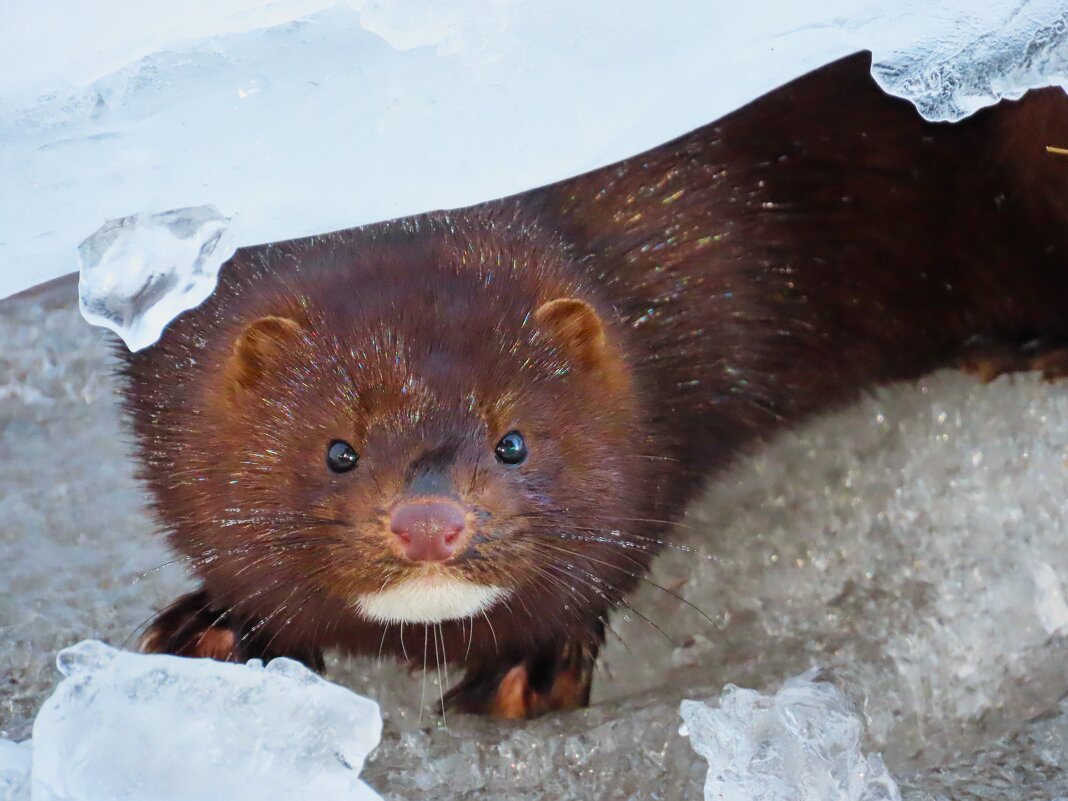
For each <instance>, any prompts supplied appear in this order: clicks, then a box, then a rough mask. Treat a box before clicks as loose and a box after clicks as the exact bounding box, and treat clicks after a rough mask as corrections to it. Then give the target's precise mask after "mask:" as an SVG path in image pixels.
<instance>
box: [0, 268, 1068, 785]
mask: <svg viewBox="0 0 1068 801" xmlns="http://www.w3.org/2000/svg"><path fill="white" fill-rule="evenodd" d="M113 366H114V365H113V363H112V361H111V358H110V356H109V354H108V348H107V347H106V344H105V336H104V334H103V332H97V331H95V330H93V329H87V327H86V326H85V323H84V322H83V321H82V320H81V318H80V316H79V315H78V311H77V308H76V303H75V291H74V286H73V283H72V282H70V281H68V282H66V283H65V284H62V285H59V286H55V287H52V288H50V289H48V290H42V291H39V292H38V293H37V294H36V295H34V296H29V297H23V298H17V299H9V300H7V301H3V302H0V421H3V422H2V423H0V453H2V454H3V458H0V519H2V520H4V526H3V527H2V528H0V564H4V565H5V571H6V573H5V576H6V577H5V580H4V581H3V582H0V641H2V642H4V643H10V645H9V646H7V647H5V648H4V649H0V676H2V677H3V683H0V737H3V738H7V739H9V740H24V739H26V738H27V737H29V735H30V733H31V731H30V726H31V723H32V721H33V718H34V715H35V714H36V712H37V710H38V709H39V708H40V706H41V704H42V703H43V702H44V700H45V699H46V698H47V697H48V696H49V694H50V693H51V692H52V691H53V690H54V687H55V682H56V674H55V666H54V659H55V656H54V655H55V653H56V651H58V650H60V649H61V648H62V647H64V646H67V645H70V644H73V643H76V642H78V641H79V640H81V639H83V638H85V637H87V636H91V637H96V638H98V639H102V640H104V641H106V642H109V643H111V644H113V645H120V644H122V643H124V642H126V643H129V642H130V641H131V638H133V637H135V636H136V632H137V631H138V627H139V626H140V625H141V624H142V622H143V621H144V620H145V619H146V618H147V617H148V616H149V615H150V614H151V613H152V611H153V610H154V609H158V608H160V607H161V606H162V605H164V604H166V603H167V602H169V601H171V600H173V599H174V598H175V597H176V596H177V595H178V594H180V593H181V592H184V591H188V589H189V587H190V583H189V580H188V579H187V577H186V575H185V573H184V570H183V567H182V563H181V562H180V561H179V562H175V561H174V559H173V557H172V556H171V555H169V554H168V553H167V551H166V550H165V549H164V548H163V546H162V544H161V541H160V539H159V537H158V536H156V534H155V533H154V530H155V527H154V523H153V521H152V519H151V516H150V515H149V513H148V511H147V509H146V505H145V499H144V495H143V493H142V491H141V490H140V488H139V487H138V485H137V484H136V482H135V481H134V478H133V475H132V470H133V462H132V458H131V455H130V453H129V450H128V441H127V440H126V439H125V438H124V437H123V434H122V427H121V426H120V424H119V412H118V405H117V402H116V398H115V395H114V391H113V382H112V378H111V376H110V371H111V369H112V368H113ZM60 446H61V447H60ZM60 453H63V454H67V456H65V457H64V458H58V456H57V454H60ZM1066 460H1068V386H1066V385H1065V384H1062V383H1058V384H1047V383H1045V382H1043V381H1042V380H1041V379H1040V378H1039V377H1038V376H1036V375H1020V376H1012V377H1003V378H1000V379H998V380H997V381H995V382H993V383H992V384H990V385H981V384H978V383H976V382H975V381H973V380H971V379H970V378H968V377H966V376H963V375H959V374H956V373H949V372H947V373H939V374H936V375H933V376H931V377H929V378H927V379H924V380H922V381H920V382H917V383H916V384H912V385H903V386H897V387H891V388H887V389H885V390H880V391H878V392H875V393H873V394H872V395H871V396H869V397H867V398H866V399H864V400H863V401H862V402H860V403H859V404H857V405H856V406H854V407H853V408H850V409H847V410H843V411H842V412H839V413H837V414H834V415H829V416H827V417H824V418H822V419H819V420H816V421H813V422H812V423H811V424H810V425H807V426H805V427H803V428H800V429H798V430H796V431H792V432H789V433H787V434H784V435H783V436H781V437H779V438H777V439H776V440H775V441H774V442H771V443H769V444H768V445H767V446H766V447H762V448H761V449H760V450H759V452H757V453H754V454H753V455H752V456H750V457H749V458H746V459H744V460H742V461H741V462H739V463H738V464H737V465H736V466H735V467H734V468H732V469H731V470H730V471H728V472H727V473H726V474H724V475H722V476H721V477H720V479H719V480H718V481H717V482H716V483H715V485H714V486H713V487H712V488H711V489H710V490H709V492H708V493H707V494H706V495H705V497H704V498H702V499H701V500H700V501H698V502H697V503H695V504H694V505H693V507H692V508H691V509H690V510H689V513H688V515H687V518H686V521H685V522H686V527H685V528H683V529H682V530H680V532H679V534H678V538H677V539H676V540H675V541H674V542H675V544H676V545H677V546H678V547H677V548H672V549H669V551H668V552H667V553H665V554H663V557H662V558H661V559H659V560H658V561H657V564H656V565H655V568H654V571H653V573H652V574H651V576H650V579H651V581H653V582H655V583H656V584H659V585H661V586H662V587H666V588H668V589H671V590H672V591H673V592H678V593H681V594H682V595H683V596H684V597H685V598H686V599H687V600H688V601H689V602H691V603H693V604H694V605H695V606H697V607H698V608H700V609H701V610H702V611H704V612H705V613H706V614H708V615H709V617H711V618H712V621H714V622H709V621H708V620H706V619H705V618H703V617H702V616H701V615H700V614H698V613H697V612H696V611H694V610H693V609H692V608H690V607H689V606H687V605H686V604H685V603H682V602H680V601H678V600H676V599H675V598H674V597H673V596H671V595H669V594H668V593H665V592H663V591H661V590H659V589H657V588H656V587H654V586H652V585H647V586H644V587H643V588H642V589H641V590H640V591H639V592H637V593H636V594H635V595H633V596H632V597H631V598H630V599H629V601H630V603H631V604H632V605H633V606H634V607H635V609H637V610H638V611H639V612H641V613H642V614H643V615H645V616H646V617H648V618H649V619H650V620H652V621H653V622H654V623H655V624H656V625H657V626H659V627H660V629H662V630H663V631H664V632H665V634H666V636H667V637H668V638H669V640H670V641H669V640H668V639H665V636H664V635H663V634H661V633H660V632H658V631H657V630H655V629H654V628H653V627H652V626H651V625H649V624H648V623H646V622H645V621H644V620H642V619H641V618H639V617H638V615H637V614H635V613H634V612H631V611H629V610H626V609H622V610H620V611H619V612H618V613H617V614H616V615H615V616H614V617H613V618H612V620H611V621H610V622H611V626H612V630H613V632H614V633H613V634H610V635H609V643H608V647H607V648H606V651H605V654H604V658H603V660H602V662H601V664H600V667H599V672H598V675H597V677H596V679H595V683H594V693H595V706H594V707H593V708H592V709H590V710H588V711H585V712H580V713H575V714H568V715H563V716H550V717H547V718H545V719H542V720H536V721H531V722H529V723H526V724H523V725H521V726H515V725H509V724H500V723H496V722H493V721H487V720H482V719H477V718H471V717H467V716H463V715H449V716H448V718H447V726H446V725H445V723H444V722H443V721H442V720H441V719H440V718H439V717H438V716H437V714H436V713H435V712H434V708H435V707H436V706H437V705H438V703H439V692H440V691H441V690H442V687H441V682H440V678H443V677H439V676H438V675H436V672H435V671H434V670H433V667H431V669H430V670H429V671H428V673H427V675H426V677H425V692H424V677H423V675H422V674H421V672H419V671H417V672H416V673H415V675H414V676H413V675H409V673H408V672H407V671H406V670H404V669H402V668H400V667H398V666H396V665H394V664H393V663H391V662H385V663H375V662H371V661H367V660H346V659H340V658H338V657H336V656H333V657H331V658H330V659H329V660H328V673H327V677H328V678H329V679H330V680H331V681H334V682H338V683H341V684H343V685H344V686H347V687H350V688H351V689H353V690H354V691H356V692H358V693H360V694H362V695H365V696H367V697H370V698H374V699H375V700H376V701H377V702H378V703H379V705H380V708H381V710H382V716H383V721H384V730H383V742H382V745H381V746H380V747H379V748H378V750H377V751H375V752H374V753H373V754H372V755H371V757H369V759H368V762H367V764H366V766H365V767H364V770H363V772H362V773H361V778H363V779H364V780H365V781H366V782H367V783H368V784H369V785H370V786H371V787H373V788H375V790H376V791H377V792H379V793H381V794H382V796H383V797H384V798H386V799H388V800H389V801H394V800H397V801H399V800H400V799H421V800H423V799H425V801H446V799H450V800H451V799H458V798H465V797H467V798H470V797H474V796H475V795H477V794H480V793H481V794H485V795H486V797H492V798H500V799H504V800H505V801H532V800H533V799H553V801H573V800H576V799H587V798H628V799H631V798H634V799H648V800H649V801H652V799H654V798H655V799H659V801H665V799H679V801H681V800H682V799H688V800H689V801H692V799H694V798H700V797H701V787H702V785H703V784H704V781H705V775H706V773H707V763H706V762H705V761H704V760H703V759H702V758H701V757H699V756H698V755H697V754H696V753H695V752H694V750H693V749H692V747H691V746H690V741H689V740H688V739H687V738H685V737H681V736H680V735H679V734H678V728H679V724H680V718H679V703H680V701H681V700H683V699H685V698H697V699H715V698H718V697H719V696H720V694H721V692H722V689H723V687H724V686H725V685H727V684H735V685H739V686H745V687H752V688H755V689H756V690H758V691H759V692H761V693H762V694H765V695H768V694H771V693H773V692H775V691H776V689H777V688H778V687H780V686H781V683H782V682H783V681H784V680H785V679H787V678H788V677H790V676H796V675H798V674H801V673H804V672H805V671H807V670H808V669H810V668H812V667H813V666H821V667H824V668H826V669H827V670H829V671H830V672H831V673H833V675H834V676H835V677H836V679H837V682H836V686H839V687H841V688H842V689H843V691H844V692H846V694H847V695H848V696H849V697H850V698H853V699H855V700H856V703H857V707H858V709H859V711H860V712H861V714H862V715H863V718H864V721H865V729H866V730H865V734H864V736H863V738H862V741H861V744H860V750H861V752H862V753H864V754H872V753H882V755H883V757H884V759H885V761H886V765H887V767H888V768H889V770H890V772H891V773H892V775H893V776H894V778H895V780H896V781H897V783H898V786H899V787H900V788H901V792H902V797H903V798H904V799H905V801H932V800H933V801H942V800H943V799H947V800H948V799H953V800H954V801H956V799H959V798H961V797H968V796H967V795H966V792H970V793H972V794H973V797H978V798H991V799H994V798H996V799H999V801H1002V800H1004V801H1024V800H1025V799H1031V798H1057V797H1059V796H1068V697H1066V693H1068V675H1066V674H1065V671H1064V665H1065V664H1066V661H1068V638H1066V637H1065V633H1066V631H1065V629H1064V628H1062V627H1061V621H1062V619H1063V617H1062V616H1063V614H1064V609H1063V607H1062V606H1061V603H1062V602H1065V599H1064V596H1063V589H1064V587H1065V582H1066V581H1068V551H1066V549H1065V548H1064V531H1065V530H1066V529H1068V505H1066V504H1065V502H1064V499H1065V498H1066V497H1068V468H1066V467H1065V463H1066ZM85 464H91V466H92V469H85V467H84V465H85ZM73 509H77V513H76V514H73V513H72V512H71V510H73ZM1042 565H1045V567H1042ZM1054 579H1056V580H1055V581H1054ZM1050 628H1053V631H1052V633H1051V632H1050V631H1049V629H1050ZM618 638H622V639H623V640H624V642H625V645H624V644H622V643H621V642H620V641H619V639H618ZM450 676H451V677H452V679H453V680H455V679H456V678H457V675H456V671H455V670H450ZM1062 698H1064V700H1061V699H1062ZM11 748H12V747H11V746H0V776H5V775H7V773H6V772H5V771H6V770H7V769H6V768H5V767H4V764H5V763H4V760H5V759H7V756H6V754H7V753H8V752H9V751H11ZM0 781H3V780H0ZM3 786H4V785H3V784H0V787H3ZM984 793H985V795H984ZM2 797H3V796H0V798H2Z"/></svg>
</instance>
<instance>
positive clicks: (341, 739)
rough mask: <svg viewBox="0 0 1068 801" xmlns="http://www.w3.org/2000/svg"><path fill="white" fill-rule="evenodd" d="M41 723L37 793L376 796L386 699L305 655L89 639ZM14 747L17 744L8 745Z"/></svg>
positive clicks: (359, 799) (71, 651) (67, 657)
mask: <svg viewBox="0 0 1068 801" xmlns="http://www.w3.org/2000/svg"><path fill="white" fill-rule="evenodd" d="M56 661H57V665H58V666H59V669H60V671H61V672H62V673H63V674H64V676H66V678H65V679H64V680H63V681H61V682H60V684H59V686H58V687H57V688H56V690H55V692H54V693H52V695H51V696H50V697H49V698H48V700H47V701H45V703H44V705H43V706H42V707H41V711H40V713H39V714H38V715H37V720H36V721H35V722H34V725H33V741H32V751H33V773H32V795H33V801H140V800H141V799H149V798H150V799H153V801H203V799H205V798H220V799H222V798H225V799H227V800H228V801H244V799H248V801H265V799H291V798H315V799H322V800H323V801H335V800H336V801H343V800H344V801H375V800H376V799H379V796H378V795H377V794H376V793H374V792H373V791H372V790H371V789H370V788H368V787H367V785H366V784H364V783H363V782H362V781H360V779H359V778H358V776H359V772H360V770H361V769H362V768H363V764H364V760H365V759H366V757H367V755H368V753H370V751H371V750H372V749H373V748H374V747H375V746H376V745H377V744H378V740H379V737H380V735H381V730H382V719H381V717H380V716H379V712H378V705H377V704H375V703H374V702H373V701H370V700H368V699H366V698H362V697H360V696H358V695H356V694H354V693H352V692H350V691H349V690H346V689H345V688H343V687H339V686H338V685H336V684H331V683H330V682H328V681H325V680H323V679H321V678H319V677H318V676H317V675H315V674H314V673H313V672H311V671H310V670H308V668H306V667H304V666H303V665H301V664H300V663H299V662H294V661H293V660H291V659H274V660H272V661H271V662H270V663H268V664H267V666H266V667H264V666H263V665H262V664H261V663H259V662H258V660H254V661H252V662H249V664H248V665H233V664H226V663H222V662H216V661H214V660H210V659H182V658H179V657H173V656H162V655H144V654H135V653H130V652H128V651H119V650H116V649H114V648H111V647H109V646H107V645H104V644H103V643H100V642H96V641H92V640H89V641H85V642H82V643H79V644H78V645H75V646H72V647H70V648H66V649H64V650H63V651H61V652H60V653H59V656H58V657H57V660H56ZM5 747H6V748H7V749H9V750H10V748H11V745H10V744H7V745H6V746H5Z"/></svg>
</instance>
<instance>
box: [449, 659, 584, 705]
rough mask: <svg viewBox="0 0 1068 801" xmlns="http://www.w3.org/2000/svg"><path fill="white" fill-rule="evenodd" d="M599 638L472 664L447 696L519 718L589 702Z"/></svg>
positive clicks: (453, 701)
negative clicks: (482, 663) (490, 661)
mask: <svg viewBox="0 0 1068 801" xmlns="http://www.w3.org/2000/svg"><path fill="white" fill-rule="evenodd" d="M598 647H599V640H597V641H591V640H588V639H584V640H582V641H568V642H565V643H564V644H563V646H562V647H559V648H552V649H546V650H543V651H538V652H536V653H531V654H525V655H521V656H518V657H516V658H513V659H501V660H499V661H495V662H492V663H488V664H485V665H477V666H473V667H472V668H470V669H468V672H467V675H466V676H464V679H463V681H461V682H460V683H459V684H458V685H457V686H456V687H454V688H453V689H452V690H450V691H449V694H448V695H447V696H446V701H447V702H448V703H449V705H450V706H451V707H453V708H455V709H459V710H461V711H463V712H470V713H474V714H480V715H490V716H492V717H497V718H507V719H510V720H521V719H527V718H534V717H537V716H539V715H543V714H545V713H546V712H555V711H559V710H567V709H578V708H580V707H584V706H588V705H589V703H590V684H591V682H592V680H593V666H594V663H595V662H596V660H597V651H598Z"/></svg>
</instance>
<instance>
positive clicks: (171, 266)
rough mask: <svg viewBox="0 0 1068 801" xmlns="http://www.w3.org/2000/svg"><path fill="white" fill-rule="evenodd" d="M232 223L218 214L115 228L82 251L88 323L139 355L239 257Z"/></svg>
mask: <svg viewBox="0 0 1068 801" xmlns="http://www.w3.org/2000/svg"><path fill="white" fill-rule="evenodd" d="M235 249H236V247H235V246H234V240H233V237H232V236H231V235H230V231H229V229H228V228H227V227H226V218H225V217H223V216H222V214H220V213H219V210H218V209H216V208H215V207H214V206H196V207H194V208H189V209H175V210H173V211H165V212H162V213H160V214H134V215H131V216H129V217H123V218H122V219H120V220H109V221H108V222H107V223H105V224H104V225H103V226H102V227H101V228H100V230H98V231H97V232H96V233H95V234H93V235H92V236H90V237H89V238H88V239H86V240H85V241H84V242H82V243H81V245H79V246H78V267H79V281H78V297H79V305H80V307H81V311H82V316H83V317H85V319H86V320H88V321H89V322H90V323H92V324H93V325H101V326H104V327H105V328H109V329H111V330H112V331H114V332H115V333H116V334H118V335H119V336H120V337H122V340H123V342H125V343H126V346H127V347H128V348H129V349H130V350H133V351H137V350H141V349H142V348H146V347H148V346H149V345H151V344H152V343H154V342H155V341H156V340H157V339H159V337H160V334H161V333H163V328H164V326H166V325H167V323H169V322H170V321H171V320H173V319H174V318H175V317H177V316H178V315H179V314H181V313H182V312H183V311H186V310H187V309H192V308H195V307H196V306H199V305H200V304H201V303H203V302H204V301H205V300H206V299H207V298H208V296H209V295H211V293H212V292H213V291H214V290H215V283H216V280H217V278H218V275H219V268H220V267H222V265H223V263H224V262H226V260H227V259H229V258H230V257H231V256H233V255H234V250H235Z"/></svg>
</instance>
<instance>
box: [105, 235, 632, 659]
mask: <svg viewBox="0 0 1068 801" xmlns="http://www.w3.org/2000/svg"><path fill="white" fill-rule="evenodd" d="M125 358H126V359H127V367H126V371H125V372H126V379H127V380H126V389H125V391H126V399H127V406H128V409H129V410H130V413H131V415H132V417H133V421H134V429H135V432H136V434H137V438H138V443H139V448H140V453H141V457H142V462H143V465H144V467H143V473H144V476H145V478H146V479H147V482H148V485H149V487H150V489H151V490H152V492H153V495H154V500H155V506H156V511H157V514H158V515H159V516H160V518H161V519H162V521H163V523H164V524H165V525H166V526H167V527H168V528H169V530H170V532H171V540H172V543H173V544H174V546H175V547H176V548H177V549H178V550H179V551H181V552H182V553H183V554H184V555H185V556H186V557H188V558H189V560H190V563H191V564H192V566H193V567H194V569H195V571H196V572H197V573H198V574H199V575H200V577H201V578H202V579H203V580H204V581H205V582H206V584H207V585H208V587H209V589H211V590H212V591H213V593H214V594H215V595H216V596H219V597H222V598H224V599H226V602H227V603H229V604H233V605H235V606H238V607H240V608H241V609H243V610H244V611H245V612H247V613H249V614H253V613H254V614H256V615H257V616H259V617H261V618H265V617H267V616H269V615H271V614H272V613H277V610H280V609H284V610H286V612H285V613H284V614H287V615H288V614H290V611H289V610H293V611H292V614H293V615H295V616H296V622H295V623H294V625H299V626H301V627H302V628H304V629H307V630H310V629H311V628H312V627H315V628H317V629H320V630H321V631H324V632H325V631H327V630H330V628H331V626H334V627H335V628H341V629H343V628H344V624H343V623H339V622H338V621H339V619H345V618H350V619H352V620H353V621H360V622H362V623H363V624H377V625H381V624H391V623H406V622H411V623H439V622H442V621H457V620H463V619H466V618H471V617H472V616H479V617H483V616H493V615H499V616H500V615H508V616H510V619H511V621H512V622H513V623H514V625H515V626H517V627H522V626H523V625H524V621H525V620H527V619H529V621H530V625H531V626H533V627H534V628H537V627H538V626H540V625H542V623H543V622H544V620H546V619H555V620H558V621H559V620H564V621H566V620H568V619H569V618H570V617H578V616H580V610H584V609H585V610H603V609H604V608H605V607H606V606H608V605H609V604H611V603H613V602H614V601H615V599H617V598H618V597H619V595H620V594H621V593H622V592H624V591H626V590H627V589H629V588H630V586H631V585H632V584H633V577H634V574H635V572H636V570H640V569H642V568H643V567H644V564H645V562H646V560H645V559H644V558H643V555H644V549H642V548H638V549H637V550H636V551H635V549H634V547H633V545H634V543H633V541H631V542H627V541H626V540H627V536H626V532H627V528H628V523H627V521H633V520H634V519H635V518H636V517H637V516H638V515H639V514H640V511H641V510H640V508H639V507H638V506H637V505H636V504H637V503H638V500H637V499H639V498H640V497H641V495H642V482H643V478H642V475H641V474H640V472H639V471H640V470H641V469H642V465H643V464H644V462H643V460H642V459H641V458H639V457H640V454H641V452H642V446H641V442H640V439H641V432H640V430H639V425H638V423H637V419H638V409H637V408H636V404H635V402H634V399H633V395H634V392H633V386H632V384H633V377H632V375H631V372H630V370H629V368H628V364H627V361H628V360H627V358H626V356H625V353H624V345H623V343H622V342H621V341H620V336H619V332H618V329H617V323H616V322H615V321H614V319H613V318H612V312H611V309H610V308H607V309H606V308H601V307H599V306H598V305H597V303H596V301H595V300H594V299H593V297H592V296H591V294H590V292H589V291H588V289H587V288H585V287H583V286H581V284H580V282H579V281H578V279H577V277H576V274H575V273H574V272H572V271H570V270H569V269H568V264H567V258H566V256H565V254H564V251H563V250H562V248H560V247H559V246H558V245H556V244H554V243H553V242H551V241H549V242H546V241H542V239H541V238H539V237H538V236H537V233H536V231H531V230H530V229H529V228H525V227H520V226H516V225H515V224H511V225H504V224H500V223H495V222H493V221H491V220H489V221H487V220H483V221H477V222H476V223H471V222H466V223H465V222H462V221H461V222H457V221H456V220H455V219H449V218H445V217H439V218H422V219H421V220H420V221H419V223H418V224H416V223H415V222H410V223H407V224H393V225H387V226H374V227H371V228H369V229H363V230H358V231H355V232H345V233H342V234H336V235H331V236H328V237H322V238H316V239H310V240H302V241H297V242H294V243H286V244H283V245H275V246H269V247H267V246H265V247H261V248H254V249H250V250H246V251H241V252H239V254H238V256H237V257H236V258H235V259H234V261H233V262H232V263H231V264H229V265H228V266H227V268H226V269H225V270H224V273H223V276H222V283H221V286H220V289H219V291H218V292H217V293H216V295H215V296H214V297H213V298H212V299H211V300H210V301H209V302H208V303H207V304H205V305H204V306H202V307H201V308H199V309H197V310H195V311H194V312H191V313H189V314H187V315H184V316H183V317H182V318H180V319H179V320H178V321H176V322H175V323H174V324H173V325H172V327H171V328H170V329H169V330H168V331H167V332H166V334H165V335H164V338H163V340H162V341H161V342H160V343H159V344H158V345H156V346H155V347H154V348H152V349H150V350H148V351H146V352H144V353H142V354H134V355H132V356H126V357H125ZM375 645H377V643H375Z"/></svg>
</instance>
